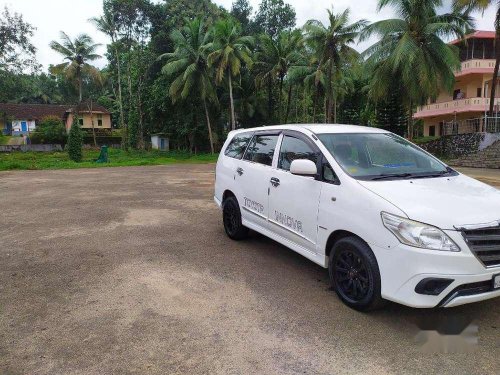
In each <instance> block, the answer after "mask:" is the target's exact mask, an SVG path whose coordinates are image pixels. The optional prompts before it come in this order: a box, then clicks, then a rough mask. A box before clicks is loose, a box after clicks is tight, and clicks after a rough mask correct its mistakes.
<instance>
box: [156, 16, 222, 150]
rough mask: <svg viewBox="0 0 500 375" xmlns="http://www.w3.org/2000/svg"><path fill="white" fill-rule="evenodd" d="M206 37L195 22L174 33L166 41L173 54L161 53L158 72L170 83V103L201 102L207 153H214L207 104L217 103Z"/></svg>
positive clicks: (204, 32) (199, 25) (207, 38)
mask: <svg viewBox="0 0 500 375" xmlns="http://www.w3.org/2000/svg"><path fill="white" fill-rule="evenodd" d="M209 37H210V35H209V34H208V33H207V31H206V28H205V25H204V24H203V22H202V21H201V19H199V18H195V19H194V20H192V21H190V22H189V23H188V24H187V25H186V26H184V27H183V28H182V29H181V30H174V31H173V32H172V34H171V35H170V38H171V39H172V41H173V42H174V45H175V51H174V52H171V53H165V54H163V55H161V56H160V59H164V58H165V59H167V63H166V64H165V65H164V66H163V69H162V72H163V73H164V74H166V75H168V76H170V77H172V78H173V79H174V80H173V82H172V84H171V85H170V89H169V94H170V97H171V98H172V101H173V102H174V103H175V102H176V101H178V100H180V99H182V100H186V99H188V98H189V99H191V100H201V102H202V104H203V108H204V110H205V118H206V121H207V128H208V137H209V140H210V149H211V151H212V153H214V141H213V136H212V127H211V124H210V113H209V110H208V103H209V102H217V95H216V93H215V88H214V86H213V84H212V80H211V79H210V75H209V74H208V66H207V57H206V51H207V44H208V43H209Z"/></svg>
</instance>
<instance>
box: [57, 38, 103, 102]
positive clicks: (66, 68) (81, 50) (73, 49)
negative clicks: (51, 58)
mask: <svg viewBox="0 0 500 375" xmlns="http://www.w3.org/2000/svg"><path fill="white" fill-rule="evenodd" d="M99 46H100V44H94V41H93V40H92V38H91V37H90V36H88V35H87V34H80V35H78V36H77V37H76V39H75V40H74V41H73V40H71V38H70V37H69V36H68V34H66V33H65V32H64V31H61V42H57V41H55V40H54V41H52V42H50V48H52V49H53V50H54V51H56V52H58V53H59V54H61V55H62V56H63V57H64V60H67V61H65V62H63V63H61V64H58V65H55V66H52V67H51V69H50V70H51V73H53V74H60V73H63V74H64V75H65V76H66V77H67V78H69V79H76V80H77V83H78V94H79V98H80V102H81V101H82V84H83V82H82V81H83V78H82V76H83V75H84V74H85V75H87V76H90V77H92V78H93V79H94V80H95V81H98V82H101V74H100V72H99V69H97V68H96V67H94V66H92V65H90V64H89V63H88V61H94V60H97V59H99V58H100V57H101V56H100V55H98V54H97V53H96V50H97V47H99Z"/></svg>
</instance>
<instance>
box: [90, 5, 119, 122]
mask: <svg viewBox="0 0 500 375" xmlns="http://www.w3.org/2000/svg"><path fill="white" fill-rule="evenodd" d="M90 22H92V23H93V24H94V25H95V27H96V28H97V30H99V31H100V32H102V33H103V34H106V35H107V36H108V37H109V38H110V39H111V46H110V47H111V48H112V49H113V52H114V54H115V59H116V73H117V80H116V81H117V82H116V84H117V86H118V107H119V109H120V128H121V129H124V128H125V127H126V125H125V115H124V112H123V95H122V78H121V74H122V72H121V56H120V51H119V48H118V41H117V29H116V25H115V21H114V19H113V16H112V15H111V14H110V13H109V12H107V11H105V12H104V15H102V16H101V17H94V18H91V19H90Z"/></svg>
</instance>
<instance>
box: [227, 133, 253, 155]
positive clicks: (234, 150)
mask: <svg viewBox="0 0 500 375" xmlns="http://www.w3.org/2000/svg"><path fill="white" fill-rule="evenodd" d="M250 139H252V135H251V134H239V135H237V136H235V137H234V138H233V140H232V141H231V143H229V145H228V146H227V148H226V151H225V152H224V155H226V156H229V157H230V158H235V159H241V158H242V157H243V154H244V153H245V150H246V148H247V146H248V142H250Z"/></svg>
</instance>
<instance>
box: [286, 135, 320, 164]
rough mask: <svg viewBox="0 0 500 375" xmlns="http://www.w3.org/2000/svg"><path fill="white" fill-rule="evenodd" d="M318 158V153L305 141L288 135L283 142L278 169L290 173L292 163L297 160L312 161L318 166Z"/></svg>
mask: <svg viewBox="0 0 500 375" xmlns="http://www.w3.org/2000/svg"><path fill="white" fill-rule="evenodd" d="M318 156H319V154H318V152H316V151H314V150H313V149H312V147H311V146H309V145H308V144H307V143H306V142H304V141H303V140H301V139H299V138H295V137H291V136H288V135H286V136H285V137H283V142H281V149H280V155H279V159H278V168H279V169H283V170H285V171H289V170H290V166H291V165H292V161H294V160H297V159H307V160H311V161H312V162H314V163H315V164H316V162H317V161H318Z"/></svg>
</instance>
